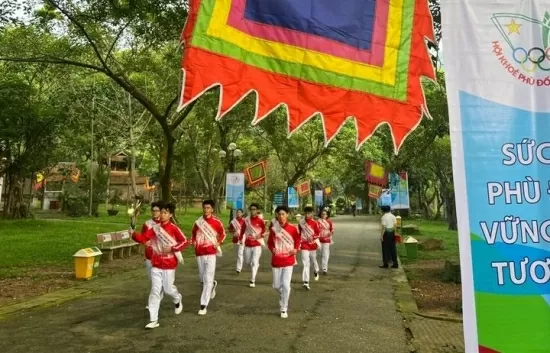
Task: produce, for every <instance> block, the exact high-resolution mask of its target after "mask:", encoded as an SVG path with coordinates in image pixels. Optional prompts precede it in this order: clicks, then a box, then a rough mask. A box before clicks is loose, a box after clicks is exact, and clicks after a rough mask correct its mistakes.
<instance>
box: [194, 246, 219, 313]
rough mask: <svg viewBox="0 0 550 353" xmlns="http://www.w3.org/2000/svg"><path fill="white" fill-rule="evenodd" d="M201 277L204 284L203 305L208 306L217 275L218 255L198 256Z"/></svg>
mask: <svg viewBox="0 0 550 353" xmlns="http://www.w3.org/2000/svg"><path fill="white" fill-rule="evenodd" d="M197 265H198V266H199V277H200V279H201V282H202V295H201V305H204V306H208V303H210V296H211V295H212V288H214V276H215V275H216V255H202V256H197Z"/></svg>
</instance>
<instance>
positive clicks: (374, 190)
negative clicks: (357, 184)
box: [369, 184, 382, 199]
mask: <svg viewBox="0 0 550 353" xmlns="http://www.w3.org/2000/svg"><path fill="white" fill-rule="evenodd" d="M381 193H382V187H381V186H378V185H374V184H369V197H370V198H371V199H378V197H380V194H381Z"/></svg>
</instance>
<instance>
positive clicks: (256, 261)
mask: <svg viewBox="0 0 550 353" xmlns="http://www.w3.org/2000/svg"><path fill="white" fill-rule="evenodd" d="M261 256H262V247H261V246H251V247H248V246H247V247H246V248H245V249H244V263H245V264H247V265H250V270H251V271H252V276H251V277H250V280H251V281H252V282H256V275H257V274H258V268H260V257H261Z"/></svg>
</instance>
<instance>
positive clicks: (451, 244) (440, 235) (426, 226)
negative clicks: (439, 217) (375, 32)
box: [398, 220, 458, 264]
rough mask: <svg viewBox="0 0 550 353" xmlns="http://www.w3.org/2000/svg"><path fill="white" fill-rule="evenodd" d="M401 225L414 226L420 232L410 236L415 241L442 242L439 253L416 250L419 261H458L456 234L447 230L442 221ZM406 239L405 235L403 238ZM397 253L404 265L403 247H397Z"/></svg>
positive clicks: (415, 221)
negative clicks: (432, 239) (430, 239)
mask: <svg viewBox="0 0 550 353" xmlns="http://www.w3.org/2000/svg"><path fill="white" fill-rule="evenodd" d="M403 224H404V225H406V224H416V225H417V226H418V228H419V230H420V234H418V235H412V237H414V238H415V239H416V240H418V241H422V240H425V239H429V238H434V239H440V240H442V241H443V250H440V251H422V250H418V259H419V260H446V259H458V233H457V232H456V231H453V230H448V225H447V223H446V222H442V221H426V220H404V221H403ZM403 238H404V239H406V238H407V235H405V236H404V237H403ZM404 239H403V240H404ZM398 252H399V256H400V258H401V260H402V261H403V262H404V263H405V264H406V263H407V262H408V260H407V254H406V251H405V245H404V244H401V245H399V246H398Z"/></svg>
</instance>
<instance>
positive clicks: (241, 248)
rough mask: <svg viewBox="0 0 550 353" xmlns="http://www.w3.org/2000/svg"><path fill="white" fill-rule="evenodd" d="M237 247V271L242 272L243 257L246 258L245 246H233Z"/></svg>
mask: <svg viewBox="0 0 550 353" xmlns="http://www.w3.org/2000/svg"><path fill="white" fill-rule="evenodd" d="M233 246H234V247H235V255H237V271H239V272H241V271H242V269H243V256H244V245H239V244H233Z"/></svg>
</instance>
